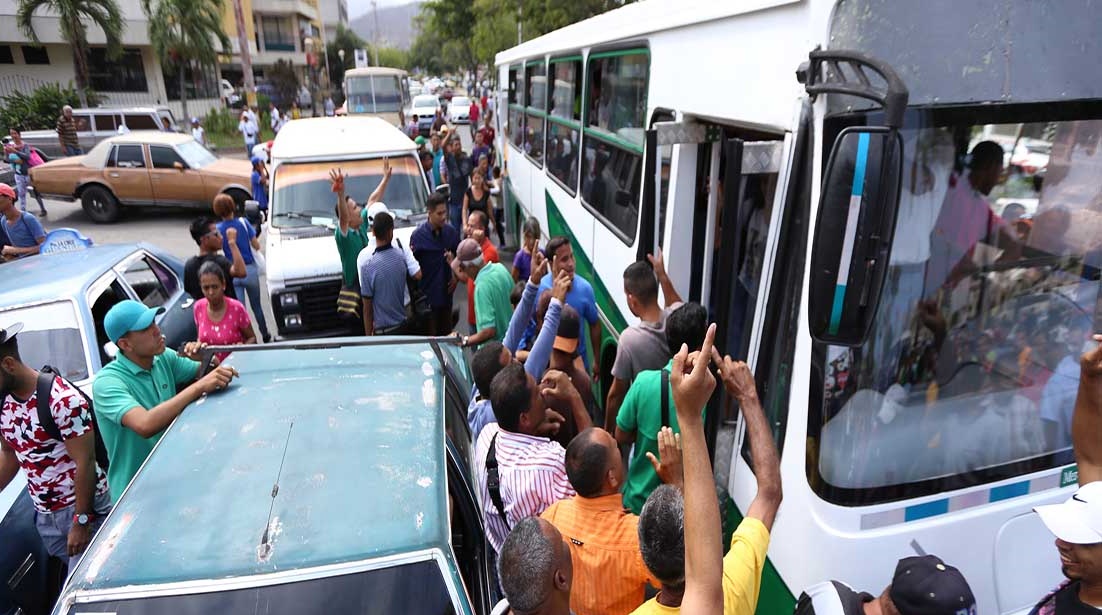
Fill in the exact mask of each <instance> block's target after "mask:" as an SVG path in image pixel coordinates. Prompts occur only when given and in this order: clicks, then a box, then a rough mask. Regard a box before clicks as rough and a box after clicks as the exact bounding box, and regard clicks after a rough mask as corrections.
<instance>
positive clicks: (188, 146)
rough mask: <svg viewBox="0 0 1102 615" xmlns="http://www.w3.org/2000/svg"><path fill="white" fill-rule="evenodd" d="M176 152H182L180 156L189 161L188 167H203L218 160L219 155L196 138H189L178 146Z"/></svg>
mask: <svg viewBox="0 0 1102 615" xmlns="http://www.w3.org/2000/svg"><path fill="white" fill-rule="evenodd" d="M176 152H177V153H178V154H180V157H181V158H183V159H184V162H186V163H187V166H188V168H191V169H202V168H203V167H205V166H207V165H209V164H211V163H213V162H217V161H218V157H217V156H215V155H214V154H212V153H211V152H210V150H208V149H207V148H205V147H203V146H202V144H200V143H199V142H198V141H196V140H195V139H189V140H187V141H184V142H183V143H180V144H178V145H177V146H176Z"/></svg>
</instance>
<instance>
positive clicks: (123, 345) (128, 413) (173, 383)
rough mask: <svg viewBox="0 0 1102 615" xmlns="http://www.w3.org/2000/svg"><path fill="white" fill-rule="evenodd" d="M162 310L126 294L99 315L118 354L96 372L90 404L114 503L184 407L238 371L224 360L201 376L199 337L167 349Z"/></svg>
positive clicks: (218, 388) (219, 387)
mask: <svg viewBox="0 0 1102 615" xmlns="http://www.w3.org/2000/svg"><path fill="white" fill-rule="evenodd" d="M162 312H164V308H148V307H146V306H145V305H144V304H142V303H140V302H138V301H134V300H132V299H127V300H125V301H120V302H119V303H117V304H115V305H114V306H112V307H111V309H110V310H108V312H107V315H106V316H105V317H104V319H103V327H104V329H105V330H106V332H107V337H108V338H109V339H110V340H111V342H112V343H114V344H115V345H116V346H118V356H116V357H115V360H114V361H111V362H110V363H108V364H107V365H105V366H104V367H103V369H101V370H100V371H99V373H98V374H96V380H95V382H93V384H92V401H93V403H92V405H93V406H95V409H96V417H97V419H98V420H99V422H98V424H99V427H100V431H101V432H102V434H103V442H104V444H105V445H106V446H107V455H108V457H109V458H110V459H111V467H110V468H108V471H107V482H108V484H109V485H110V486H111V500H112V502H117V501H118V499H119V496H120V495H122V492H123V491H124V490H125V489H126V486H127V485H129V484H130V480H131V479H132V478H134V474H135V473H137V471H138V468H139V467H141V465H142V463H143V462H144V461H145V458H146V457H147V456H149V453H150V451H152V450H153V446H154V445H155V444H156V443H157V441H158V440H160V438H161V434H162V433H163V432H164V430H165V429H166V428H167V427H168V426H169V425H171V424H172V421H174V420H175V419H176V417H177V416H180V413H182V412H183V411H184V408H186V407H187V406H188V404H190V403H191V402H193V401H196V400H197V399H199V398H200V397H202V396H203V395H206V394H208V393H215V392H218V391H221V390H223V389H225V388H226V387H227V386H229V384H230V381H231V380H233V378H234V376H236V375H237V370H235V369H234V368H232V367H229V366H225V365H220V366H218V367H217V368H215V369H213V370H211V371H210V372H208V373H207V374H206V375H203V374H202V365H201V364H200V363H199V361H197V360H196V359H197V358H198V357H199V351H200V350H202V348H203V347H204V346H205V344H202V343H200V342H189V343H188V344H186V345H185V346H184V349H183V351H182V352H181V353H179V354H177V353H176V352H175V351H172V352H165V338H164V336H163V335H161V330H160V328H159V327H157V323H156V322H155V320H156V317H157V315H158V314H160V313H162ZM188 383H191V384H190V385H189V386H187V387H185V388H184V389H183V390H181V391H180V392H179V393H177V392H176V390H177V388H178V387H180V386H182V385H185V384H188Z"/></svg>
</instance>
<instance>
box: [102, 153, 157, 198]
mask: <svg viewBox="0 0 1102 615" xmlns="http://www.w3.org/2000/svg"><path fill="white" fill-rule="evenodd" d="M103 179H104V180H105V182H106V184H107V186H108V187H109V188H110V189H111V192H112V193H113V194H114V195H115V198H117V199H118V200H119V201H121V202H123V203H152V202H153V187H152V185H151V184H150V182H149V165H148V164H146V161H145V152H144V151H143V149H142V146H141V144H140V143H119V144H116V145H115V147H114V148H113V149H112V150H111V154H110V156H108V157H107V166H106V167H105V168H104V169H103Z"/></svg>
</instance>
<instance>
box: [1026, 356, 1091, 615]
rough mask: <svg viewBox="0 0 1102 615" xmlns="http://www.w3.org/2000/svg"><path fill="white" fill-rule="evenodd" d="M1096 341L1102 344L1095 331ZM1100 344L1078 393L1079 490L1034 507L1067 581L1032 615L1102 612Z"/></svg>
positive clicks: (1083, 365)
mask: <svg viewBox="0 0 1102 615" xmlns="http://www.w3.org/2000/svg"><path fill="white" fill-rule="evenodd" d="M1094 341H1096V342H1102V336H1100V335H1095V336H1094ZM1100 430H1102V346H1100V347H1098V348H1095V349H1094V350H1091V351H1090V352H1087V353H1086V354H1084V355H1083V356H1082V358H1081V359H1080V379H1079V395H1078V397H1076V399H1075V413H1074V414H1073V415H1072V428H1071V440H1072V446H1073V448H1074V450H1075V461H1076V463H1078V464H1079V490H1078V491H1076V492H1075V494H1074V495H1072V496H1071V498H1069V499H1068V500H1067V501H1066V502H1064V503H1063V504H1053V505H1050V506H1038V507H1037V508H1035V509H1034V510H1036V511H1037V514H1038V515H1040V516H1041V521H1043V522H1044V524H1045V526H1046V527H1048V529H1049V531H1051V532H1052V533H1053V534H1054V535H1055V536H1056V549H1057V550H1058V551H1059V552H1060V565H1061V566H1062V568H1063V572H1064V576H1066V577H1067V578H1068V581H1067V582H1066V583H1064V584H1063V585H1061V586H1060V587H1059V588H1057V589H1056V590H1055V591H1053V592H1052V593H1050V594H1049V595H1047V596H1045V597H1044V598H1043V599H1042V600H1041V601H1040V602H1039V603H1037V606H1035V607H1034V608H1033V610H1032V611H1031V612H1030V613H1031V615H1032V614H1033V613H1036V614H1038V615H1077V614H1080V613H1090V614H1092V615H1098V613H1099V609H1100V608H1102V440H1100V439H1099V437H1098V434H1099V432H1100Z"/></svg>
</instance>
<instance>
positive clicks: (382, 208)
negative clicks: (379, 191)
mask: <svg viewBox="0 0 1102 615" xmlns="http://www.w3.org/2000/svg"><path fill="white" fill-rule="evenodd" d="M381 213H388V214H389V213H390V209H388V208H387V206H386V203H384V202H382V201H377V202H375V203H372V204H371V207H368V208H367V221H368V222H371V221H372V220H374V219H375V214H381Z"/></svg>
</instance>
